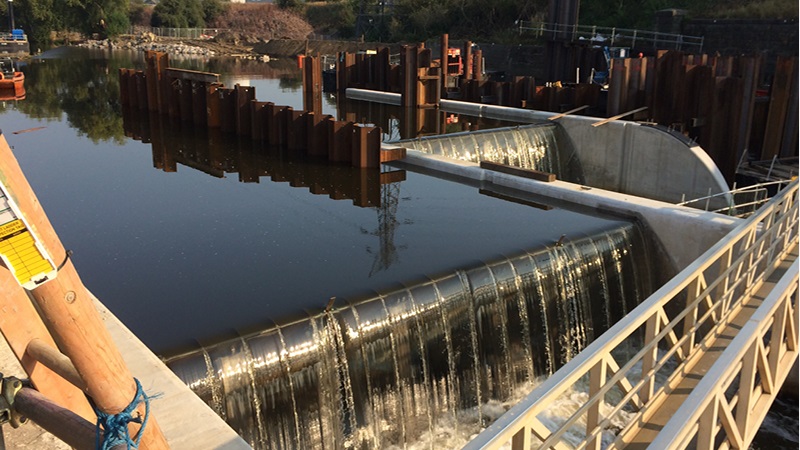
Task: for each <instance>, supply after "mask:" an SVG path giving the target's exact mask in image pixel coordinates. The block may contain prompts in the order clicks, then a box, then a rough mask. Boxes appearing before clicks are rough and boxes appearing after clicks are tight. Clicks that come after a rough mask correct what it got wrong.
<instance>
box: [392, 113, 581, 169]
mask: <svg viewBox="0 0 800 450" xmlns="http://www.w3.org/2000/svg"><path fill="white" fill-rule="evenodd" d="M399 143H400V144H401V145H403V146H404V147H408V148H413V149H415V150H418V151H421V152H423V153H429V154H434V155H440V156H446V157H448V158H453V159H460V160H465V161H472V162H480V161H490V162H495V163H500V164H507V165H511V166H516V167H521V168H524V169H534V170H538V171H541V172H548V173H553V174H555V175H556V177H558V179H559V180H564V181H570V182H573V183H582V182H583V171H582V170H581V165H580V162H579V161H578V158H577V156H576V154H575V152H574V150H573V147H572V145H571V142H570V140H569V138H568V137H567V136H566V134H565V133H564V131H563V129H562V128H561V127H560V126H559V125H558V124H556V123H552V122H548V123H541V124H532V125H521V126H516V127H508V128H499V129H490V130H480V131H470V132H463V133H453V134H445V135H441V136H426V137H420V138H417V139H409V140H405V141H400V142H399Z"/></svg>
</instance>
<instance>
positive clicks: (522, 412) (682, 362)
mask: <svg viewBox="0 0 800 450" xmlns="http://www.w3.org/2000/svg"><path fill="white" fill-rule="evenodd" d="M797 239H798V182H797V181H794V182H792V183H791V184H790V185H789V186H788V187H787V188H786V189H784V190H783V191H782V192H781V193H780V194H779V195H777V196H775V197H774V198H773V199H772V200H771V201H770V202H769V203H768V204H766V205H765V206H764V207H762V208H761V209H760V210H759V211H758V212H757V213H756V214H754V215H753V216H751V217H750V218H749V219H748V220H747V221H745V222H743V223H742V224H741V225H739V226H738V227H737V228H736V229H734V230H733V231H731V233H729V234H728V235H727V236H726V237H725V238H724V239H722V240H721V241H720V242H718V243H717V244H715V245H714V246H713V247H712V248H710V249H709V250H708V251H706V252H705V253H704V254H703V256H701V257H700V258H698V259H697V260H696V261H695V262H693V263H692V264H691V265H689V266H688V267H687V268H686V269H684V270H683V271H681V273H679V274H678V275H677V276H676V277H674V278H673V279H672V280H670V281H669V282H668V283H667V284H666V285H664V286H663V287H662V288H660V289H659V290H658V291H656V292H655V293H654V294H653V295H651V296H650V297H648V298H647V299H646V300H645V301H644V302H642V304H640V305H639V306H638V307H636V308H635V309H634V310H633V311H632V312H631V313H630V314H628V315H627V316H626V317H625V318H623V319H622V320H621V321H620V322H618V323H617V324H615V325H614V326H612V327H611V328H610V329H609V330H608V331H607V332H606V333H604V334H603V335H602V336H600V337H599V338H598V339H597V340H595V341H594V342H593V343H591V344H590V345H589V346H588V347H587V348H586V349H585V350H584V351H583V352H581V353H580V354H578V355H577V356H576V357H575V358H574V359H573V360H571V361H569V362H568V363H567V364H566V365H565V366H564V367H562V368H561V369H560V370H558V371H557V372H556V373H555V374H554V375H553V376H551V377H549V378H548V379H547V380H545V381H544V382H543V383H542V384H541V385H539V386H538V387H537V388H535V389H534V390H533V391H532V392H531V393H530V394H529V395H528V396H526V397H525V398H524V399H523V400H522V401H521V402H519V403H518V404H517V405H515V406H514V407H512V408H511V409H510V410H509V411H508V412H506V414H504V415H503V416H502V417H500V418H499V419H498V420H497V421H495V423H493V424H492V425H490V426H489V427H487V429H486V430H484V432H482V433H481V434H480V435H478V436H477V437H476V438H475V439H474V440H472V441H471V442H470V443H468V444H467V446H466V447H465V449H494V448H499V447H500V446H501V445H504V444H505V443H507V442H509V441H511V442H512V448H513V449H526V450H527V449H528V448H530V443H531V441H532V439H533V438H534V437H536V438H537V439H539V440H540V441H542V445H541V447H542V448H566V446H565V445H564V443H563V438H564V435H565V434H566V433H567V432H568V431H570V432H574V431H575V426H577V425H578V424H579V422H585V427H584V429H583V437H582V440H581V442H580V443H579V444H578V446H577V448H579V449H580V448H595V449H599V448H600V437H601V433H602V432H603V429H604V427H606V426H607V425H608V424H609V423H610V421H611V419H612V418H613V416H614V415H615V414H617V413H618V412H619V411H621V410H622V409H623V408H628V409H632V410H634V411H636V414H637V417H636V418H635V419H633V420H631V421H630V423H629V425H628V427H626V428H625V429H623V430H622V433H624V432H625V431H627V430H628V429H629V428H631V427H632V426H634V424H636V423H637V422H640V421H641V420H645V419H646V418H647V417H649V416H650V415H652V414H653V411H654V410H656V409H657V406H658V404H660V403H661V402H663V400H664V398H665V397H666V394H665V389H664V385H659V384H658V383H657V382H656V375H662V376H663V375H664V372H669V373H680V372H685V371H686V370H689V369H690V368H691V366H692V365H693V364H694V363H695V362H696V359H697V358H696V353H698V352H695V350H697V349H698V348H700V345H701V344H702V343H703V342H704V340H705V339H706V338H707V337H708V336H711V335H713V334H714V332H716V331H718V330H721V329H722V328H724V327H725V326H727V324H728V323H729V322H730V320H731V316H732V315H733V314H732V313H733V312H735V311H737V310H738V309H739V308H740V307H741V303H742V301H743V300H744V299H745V298H747V297H748V296H749V295H750V294H751V293H752V292H754V291H755V290H756V289H758V288H759V287H760V286H761V284H762V283H763V281H764V280H765V279H766V278H767V277H768V276H769V274H770V273H771V272H772V270H773V269H774V267H776V266H777V265H778V264H779V263H780V262H781V260H782V259H783V257H784V256H785V255H786V254H787V253H788V252H789V251H791V250H792V249H793V248H796V246H797ZM708 280H711V281H710V282H709V281H708ZM675 311H679V312H678V313H677V314H676V313H675ZM632 341H636V342H638V346H639V347H640V348H641V350H640V351H639V352H638V353H636V354H635V355H634V356H632V357H627V356H626V357H625V358H626V361H624V364H622V365H620V364H619V363H618V361H617V358H619V356H618V355H619V353H620V352H621V350H623V349H624V348H625V346H626V345H628V344H630V343H631V342H632ZM671 364H675V366H672V365H671ZM635 367H640V368H641V371H640V374H637V373H636V372H635V371H634V370H633V369H634V368H635ZM586 378H588V380H589V393H588V394H589V396H588V399H587V400H586V401H585V402H584V403H583V405H582V406H581V407H580V408H578V410H577V411H576V412H574V413H573V414H572V415H571V416H570V417H567V418H565V422H564V423H563V424H561V425H560V426H559V427H558V428H557V429H555V430H550V429H548V428H547V427H545V426H544V425H543V424H542V422H541V421H540V419H539V418H538V417H537V416H538V415H539V414H540V413H542V412H544V411H546V410H547V409H548V408H549V407H550V405H552V404H553V403H554V402H556V401H557V400H558V399H559V398H561V396H562V395H563V394H564V393H565V392H566V391H568V390H569V389H570V388H571V387H572V386H574V385H575V384H576V383H577V382H578V381H579V380H582V379H586ZM666 385H669V380H667V383H666ZM612 389H616V390H618V391H619V392H621V393H622V395H621V398H620V399H619V400H617V401H615V402H611V401H610V400H609V399H608V398H607V396H606V394H607V393H609V392H610V391H611V390H612ZM612 403H613V404H612ZM601 405H603V406H606V405H610V406H611V411H610V412H607V411H604V414H602V417H601V414H600V407H601ZM620 444H621V442H615V443H612V444H611V446H610V448H616V447H617V446H618V445H620Z"/></svg>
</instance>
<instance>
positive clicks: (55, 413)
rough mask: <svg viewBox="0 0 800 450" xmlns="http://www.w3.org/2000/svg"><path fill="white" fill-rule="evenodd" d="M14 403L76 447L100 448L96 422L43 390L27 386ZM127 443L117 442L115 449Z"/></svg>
mask: <svg viewBox="0 0 800 450" xmlns="http://www.w3.org/2000/svg"><path fill="white" fill-rule="evenodd" d="M14 407H15V408H16V409H17V411H19V413H20V414H22V415H24V416H25V417H27V418H29V419H31V420H32V421H34V422H35V423H36V424H37V425H39V426H41V427H42V428H44V429H45V430H47V431H48V432H50V433H51V434H52V435H53V436H55V437H57V438H59V439H61V440H62V441H64V442H65V443H66V444H67V445H69V446H70V447H72V448H74V449H76V450H92V449H95V448H96V443H95V440H96V437H95V425H94V424H93V423H91V422H89V421H87V420H86V419H85V418H82V417H80V416H78V415H77V414H75V413H74V412H72V411H70V410H69V409H64V408H63V407H61V405H59V404H57V403H55V402H53V401H52V399H49V398H47V396H45V395H43V394H42V393H40V392H37V391H35V390H33V389H30V388H27V387H23V388H22V389H21V390H20V391H19V392H17V395H16V397H15V398H14ZM124 448H127V446H115V447H114V450H117V449H124Z"/></svg>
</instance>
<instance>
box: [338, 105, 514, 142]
mask: <svg viewBox="0 0 800 450" xmlns="http://www.w3.org/2000/svg"><path fill="white" fill-rule="evenodd" d="M336 110H337V118H338V119H339V120H347V121H350V122H359V123H373V124H375V125H376V126H378V127H380V128H381V130H384V136H383V141H384V142H394V141H399V140H401V139H413V138H416V137H421V136H432V135H440V134H446V133H458V132H462V131H475V130H486V129H490V128H500V127H507V126H512V125H516V123H514V122H504V121H500V120H494V119H487V118H485V117H472V116H465V115H457V114H451V113H446V112H444V111H442V110H440V109H423V108H407V107H402V106H397V105H389V104H386V103H373V102H365V101H360V100H352V99H347V98H344V97H343V96H340V97H337V98H336Z"/></svg>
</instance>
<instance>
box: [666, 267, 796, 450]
mask: <svg viewBox="0 0 800 450" xmlns="http://www.w3.org/2000/svg"><path fill="white" fill-rule="evenodd" d="M798 272H800V260H796V261H795V262H794V264H792V267H791V268H790V269H789V271H788V272H786V274H784V276H783V277H782V278H781V280H780V281H779V282H778V284H777V285H776V286H775V289H774V290H773V291H772V292H771V293H770V295H769V296H767V298H766V299H765V300H764V302H763V303H762V304H761V306H759V308H758V310H757V311H756V312H755V313H754V314H753V316H752V317H751V318H750V320H749V321H748V322H747V323H746V324H745V325H744V326H743V327H742V329H741V330H740V331H739V333H738V334H737V335H736V337H735V338H734V339H733V341H732V342H731V343H730V345H729V346H728V347H727V348H726V349H725V351H724V353H723V354H722V355H721V356H720V358H719V359H718V360H717V361H716V362H715V363H714V365H713V366H712V367H711V368H710V369H709V371H708V372H707V373H706V374H705V376H704V377H703V379H702V380H701V381H700V382H699V383H698V385H697V387H696V388H695V389H694V391H692V394H690V396H689V397H688V398H687V399H686V401H684V403H683V404H682V405H681V407H680V408H679V409H678V411H676V412H675V414H674V416H673V418H672V419H671V420H670V421H669V422H667V424H666V425H665V426H664V428H663V429H662V430H661V433H659V435H658V436H657V437H656V439H654V440H653V442H652V443H651V446H652V447H653V448H658V449H682V448H686V447H688V446H689V444H690V443H691V442H692V440H693V439H696V444H695V446H696V448H697V449H698V450H706V449H710V448H719V447H722V446H724V445H729V446H730V447H731V448H747V446H748V445H749V444H750V442H751V441H752V440H753V437H754V436H755V433H756V431H757V430H758V427H757V426H753V424H756V425H757V424H760V423H761V421H762V420H763V419H764V416H765V415H766V413H767V410H768V409H769V405H770V404H771V403H772V401H773V400H774V399H775V396H776V395H777V392H778V389H779V387H780V386H781V384H783V381H784V380H785V379H786V377H787V376H788V374H789V371H790V369H791V366H792V364H793V363H794V362H795V360H797V327H798V324H797V317H798V301H797V292H798V283H797V282H798ZM767 336H769V338H768V339H767V340H768V342H769V344H768V345H765V343H764V342H765V337H767ZM735 383H738V386H735V385H734V384H735ZM732 385H733V387H735V391H733V392H734V393H733V394H729V395H726V392H727V391H728V390H729V388H730V387H732ZM728 397H731V398H728ZM717 430H720V431H722V432H724V437H723V439H722V440H721V441H717V439H718V437H717ZM715 441H717V442H715Z"/></svg>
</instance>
